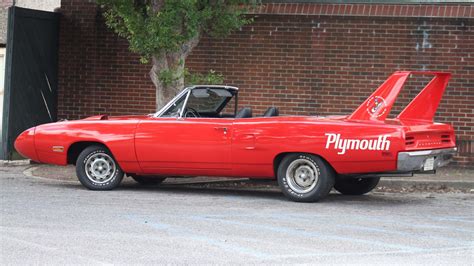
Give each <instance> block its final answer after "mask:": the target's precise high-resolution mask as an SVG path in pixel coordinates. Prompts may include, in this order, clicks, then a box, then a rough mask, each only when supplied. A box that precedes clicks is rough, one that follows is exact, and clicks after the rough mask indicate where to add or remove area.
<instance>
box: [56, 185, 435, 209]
mask: <svg viewBox="0 0 474 266" xmlns="http://www.w3.org/2000/svg"><path fill="white" fill-rule="evenodd" d="M269 184H270V183H269ZM48 185H49V186H54V187H63V188H69V189H85V188H84V187H83V186H82V185H81V184H79V183H78V184H64V183H63V184H60V183H49V184H48ZM220 185H222V184H220ZM215 186H216V183H215V182H210V183H199V184H189V183H188V184H169V183H168V184H166V183H164V184H162V185H154V186H143V185H140V184H136V183H133V182H126V183H124V184H122V185H121V186H120V187H119V188H117V189H115V190H112V191H111V192H122V191H128V192H133V193H155V192H166V193H174V194H177V195H182V196H186V195H199V196H202V195H208V196H218V197H222V198H223V199H227V200H228V199H235V200H237V199H270V200H278V201H283V202H290V203H291V201H290V200H288V199H287V198H286V197H285V196H284V195H283V193H282V192H281V191H280V189H279V188H278V187H277V186H272V185H269V187H268V188H261V187H257V188H249V187H246V186H244V185H242V186H236V185H233V186H232V187H226V186H222V187H215ZM85 190H87V189H85ZM429 200H430V199H429V198H423V197H416V198H415V197H410V200H407V199H406V198H405V197H403V195H402V194H400V193H385V192H382V193H381V192H375V193H369V194H366V195H360V196H350V195H342V194H339V193H338V192H336V191H335V190H333V191H331V193H330V194H329V195H328V196H327V197H326V198H325V199H323V200H322V201H320V202H321V203H333V204H344V205H347V204H351V205H352V204H358V205H363V206H380V205H384V206H398V205H410V204H419V203H422V202H426V201H429ZM295 204H301V203H296V202H295Z"/></svg>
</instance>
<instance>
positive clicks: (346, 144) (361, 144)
mask: <svg viewBox="0 0 474 266" xmlns="http://www.w3.org/2000/svg"><path fill="white" fill-rule="evenodd" d="M325 135H326V136H327V139H326V149H329V148H331V145H332V147H333V148H334V149H336V150H339V151H338V152H337V154H344V153H346V151H347V150H369V151H388V149H389V148H390V140H389V139H388V137H390V135H382V136H379V137H378V138H377V139H341V134H334V133H326V134H325Z"/></svg>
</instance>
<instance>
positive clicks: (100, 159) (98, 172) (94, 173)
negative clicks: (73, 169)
mask: <svg viewBox="0 0 474 266" xmlns="http://www.w3.org/2000/svg"><path fill="white" fill-rule="evenodd" d="M84 167H85V172H86V175H87V178H88V179H89V180H90V181H92V182H93V183H98V184H103V183H107V182H109V181H110V180H112V178H113V177H114V175H115V172H116V171H117V166H116V165H115V161H114V159H112V157H110V155H108V154H106V153H103V152H98V153H95V154H93V155H92V156H90V157H89V158H88V159H87V161H86V163H85V166H84Z"/></svg>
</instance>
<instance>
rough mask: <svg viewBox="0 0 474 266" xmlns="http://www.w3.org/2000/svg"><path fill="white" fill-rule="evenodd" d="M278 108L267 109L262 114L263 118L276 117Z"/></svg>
mask: <svg viewBox="0 0 474 266" xmlns="http://www.w3.org/2000/svg"><path fill="white" fill-rule="evenodd" d="M278 115H279V112H278V108H276V107H268V109H267V111H265V113H264V114H263V117H271V116H278Z"/></svg>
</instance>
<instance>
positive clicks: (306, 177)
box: [286, 159, 319, 193]
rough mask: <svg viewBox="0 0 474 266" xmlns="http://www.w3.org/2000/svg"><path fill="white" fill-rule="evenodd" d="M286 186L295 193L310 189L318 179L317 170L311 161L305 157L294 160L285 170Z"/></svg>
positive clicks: (305, 191)
mask: <svg viewBox="0 0 474 266" xmlns="http://www.w3.org/2000/svg"><path fill="white" fill-rule="evenodd" d="M286 179H287V181H288V186H289V187H290V188H291V189H292V190H293V191H295V192H297V193H307V192H309V191H311V190H312V189H313V188H314V187H315V186H316V184H317V183H318V179H319V172H318V169H317V167H316V165H314V163H313V162H311V161H310V160H307V159H297V160H294V161H293V162H292V163H291V164H290V165H289V166H288V169H287V170H286Z"/></svg>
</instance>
